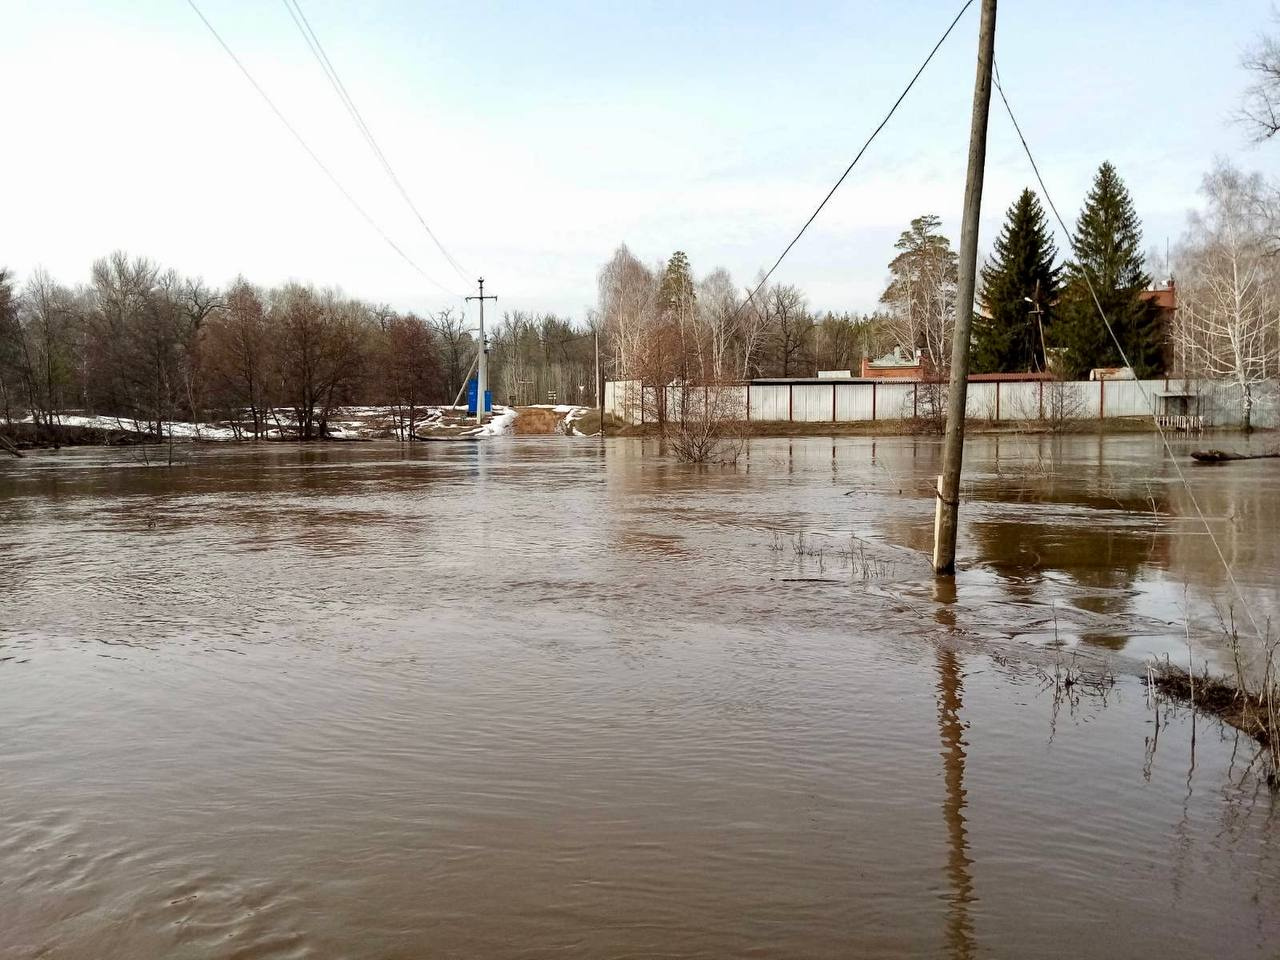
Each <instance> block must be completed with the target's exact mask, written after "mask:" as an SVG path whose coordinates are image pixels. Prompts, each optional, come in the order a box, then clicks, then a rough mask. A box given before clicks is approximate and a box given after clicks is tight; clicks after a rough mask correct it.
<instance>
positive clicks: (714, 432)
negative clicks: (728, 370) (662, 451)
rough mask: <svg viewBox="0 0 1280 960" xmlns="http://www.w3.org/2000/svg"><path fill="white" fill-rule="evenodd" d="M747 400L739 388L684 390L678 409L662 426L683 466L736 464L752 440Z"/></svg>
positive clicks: (695, 388) (713, 386)
mask: <svg viewBox="0 0 1280 960" xmlns="http://www.w3.org/2000/svg"><path fill="white" fill-rule="evenodd" d="M744 396H745V391H744V390H743V388H741V387H739V386H724V385H718V384H717V385H711V384H708V385H705V386H702V387H685V388H683V389H681V391H680V397H679V400H680V402H679V404H678V405H677V408H676V409H675V410H673V411H668V414H669V415H668V418H667V420H666V421H665V422H664V423H663V424H662V438H663V440H665V441H666V442H667V444H668V445H669V446H670V448H671V452H672V453H674V454H675V455H676V458H677V459H679V460H681V461H683V462H684V463H736V462H737V460H738V458H739V457H741V456H742V453H743V451H744V450H745V449H746V445H747V439H748V438H749V436H750V431H749V430H748V425H747V422H746V405H745V402H744ZM671 414H674V415H671Z"/></svg>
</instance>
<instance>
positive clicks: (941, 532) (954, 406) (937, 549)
mask: <svg viewBox="0 0 1280 960" xmlns="http://www.w3.org/2000/svg"><path fill="white" fill-rule="evenodd" d="M995 47H996V0H982V22H981V25H980V26H979V27H978V76H977V79H976V80H975V81H974V85H973V118H972V120H971V121H970V126H969V174H968V178H967V179H966V181H965V186H964V219H963V220H962V221H961V225H960V262H959V284H958V289H957V291H956V328H955V333H954V335H953V337H952V342H951V383H950V385H949V387H948V390H947V432H946V436H945V437H944V438H943V452H942V475H941V476H940V477H938V491H937V504H936V508H935V512H934V525H933V569H934V572H935V573H936V574H938V575H939V576H952V575H953V574H954V573H955V572H956V525H957V522H958V520H959V512H960V471H961V468H962V466H963V463H964V413H965V402H966V399H967V397H968V390H969V332H970V328H971V327H972V326H973V290H974V283H975V280H976V277H977V271H978V217H979V215H980V214H981V212H982V177H983V173H984V172H985V170H986V164H987V115H988V113H989V111H990V107H991V65H992V62H993V61H994V60H995Z"/></svg>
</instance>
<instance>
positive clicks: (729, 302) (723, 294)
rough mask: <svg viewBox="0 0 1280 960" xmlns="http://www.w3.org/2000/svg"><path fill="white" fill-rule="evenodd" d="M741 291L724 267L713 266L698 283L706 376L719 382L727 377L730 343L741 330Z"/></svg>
mask: <svg viewBox="0 0 1280 960" xmlns="http://www.w3.org/2000/svg"><path fill="white" fill-rule="evenodd" d="M737 314H738V295H737V290H736V288H735V287H734V285H733V278H732V277H731V276H729V271H728V270H725V269H724V268H723V267H719V268H717V269H715V270H712V271H711V272H710V273H709V274H707V275H706V276H705V277H703V278H702V280H701V281H700V282H699V283H698V297H697V307H696V310H695V316H696V318H697V325H698V340H699V342H700V343H704V344H706V366H705V367H704V369H703V371H702V376H703V377H704V378H706V377H710V378H711V379H713V380H715V381H716V382H717V383H718V382H720V381H722V380H723V379H724V378H725V371H726V369H727V361H728V358H729V348H730V344H731V343H732V342H733V340H734V337H735V335H736V332H737Z"/></svg>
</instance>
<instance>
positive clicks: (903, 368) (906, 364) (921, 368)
mask: <svg viewBox="0 0 1280 960" xmlns="http://www.w3.org/2000/svg"><path fill="white" fill-rule="evenodd" d="M862 376H863V378H864V379H867V380H915V381H923V380H936V379H937V376H936V371H935V370H934V369H933V364H932V363H930V362H929V358H928V357H926V356H924V355H923V354H922V353H921V352H920V351H919V350H916V352H915V355H914V356H912V355H911V354H910V353H908V352H907V351H906V350H903V349H902V348H900V347H894V348H893V349H892V350H890V351H889V352H888V353H886V354H885V355H884V356H883V357H878V358H876V359H875V360H872V359H871V358H870V357H863V358H862Z"/></svg>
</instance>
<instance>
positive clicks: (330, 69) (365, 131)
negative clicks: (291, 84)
mask: <svg viewBox="0 0 1280 960" xmlns="http://www.w3.org/2000/svg"><path fill="white" fill-rule="evenodd" d="M282 2H283V3H284V7H285V9H286V10H288V11H289V16H290V17H292V18H293V23H294V26H296V27H297V28H298V32H299V33H301V34H302V39H303V40H305V41H306V43H307V46H308V47H309V48H310V50H311V55H312V56H313V57H315V59H316V63H318V64H319V65H320V69H321V70H323V71H324V75H325V77H327V78H328V80H329V85H330V86H332V87H333V90H334V92H335V93H336V94H337V95H338V99H339V100H341V101H342V105H343V106H344V107H346V109H347V113H348V114H350V116H351V119H352V121H353V122H354V123H355V125H356V129H358V130H359V131H360V134H361V135H362V136H363V137H364V140H365V143H367V144H368V145H369V149H370V150H372V151H373V155H374V156H375V157H377V159H378V162H379V163H380V164H381V165H382V169H383V170H385V171H386V174H387V176H388V177H389V178H390V179H391V182H392V183H393V184H394V185H395V188H396V190H398V191H399V193H400V196H401V197H403V198H404V202H405V203H406V204H408V206H409V209H410V210H412V211H413V215H414V216H415V217H417V219H418V223H420V224H422V229H423V230H425V231H426V232H427V236H429V237H430V238H431V242H432V243H434V244H435V245H436V248H437V249H438V250H439V251H440V253H441V254H443V255H444V258H445V259H446V260H447V261H449V265H450V266H452V267H453V269H454V270H455V271H457V274H458V277H459V278H460V279H461V280H462V281H463V282H464V283H470V282H471V280H470V279H469V277H468V275H467V273H466V272H464V270H463V268H462V267H461V266H460V265H459V264H458V261H457V260H455V259H454V258H453V255H452V254H450V253H449V251H448V250H446V249H445V247H444V244H443V243H441V242H440V239H439V238H438V237H437V236H436V235H435V233H434V232H433V231H432V229H431V228H430V227H429V226H427V221H426V219H425V218H424V217H423V216H422V214H421V213H420V212H419V210H418V208H417V206H416V205H415V204H414V202H413V200H412V198H411V197H410V196H409V193H408V191H407V190H405V188H404V185H403V184H402V183H401V182H400V178H399V177H398V176H396V172H395V170H394V169H393V168H392V166H391V162H390V161H389V160H388V159H387V157H386V154H385V153H383V152H382V148H381V147H380V146H379V145H378V141H377V139H376V138H375V137H374V135H373V131H372V130H370V129H369V125H368V124H367V123H365V120H364V117H363V116H362V115H361V113H360V109H359V108H358V107H357V106H356V103H355V100H353V99H352V98H351V94H350V93H348V92H347V86H346V84H344V83H343V82H342V77H341V76H339V75H338V69H337V68H336V67H335V66H334V65H333V61H331V60H330V59H329V54H328V53H326V52H325V49H324V45H323V44H322V43H321V42H320V38H319V37H318V36H317V35H316V32H315V30H314V29H313V28H312V26H311V21H309V20H308V19H307V15H306V14H305V13H303V12H302V6H301V4H300V3H299V2H298V0H282Z"/></svg>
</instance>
